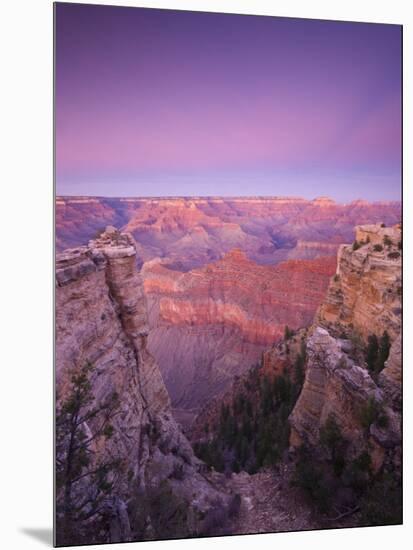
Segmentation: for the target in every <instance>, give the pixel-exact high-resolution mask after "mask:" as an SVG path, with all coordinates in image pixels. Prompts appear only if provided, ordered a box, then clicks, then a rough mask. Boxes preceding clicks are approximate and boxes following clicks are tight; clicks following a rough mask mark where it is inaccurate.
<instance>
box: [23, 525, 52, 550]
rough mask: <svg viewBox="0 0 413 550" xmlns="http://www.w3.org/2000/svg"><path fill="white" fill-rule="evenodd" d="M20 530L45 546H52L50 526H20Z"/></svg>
mask: <svg viewBox="0 0 413 550" xmlns="http://www.w3.org/2000/svg"><path fill="white" fill-rule="evenodd" d="M20 532H21V533H23V534H25V535H27V536H28V537H30V538H32V539H35V540H38V541H39V542H42V543H43V544H44V545H46V546H49V547H51V546H53V529H51V528H50V527H45V528H36V527H22V528H21V529H20Z"/></svg>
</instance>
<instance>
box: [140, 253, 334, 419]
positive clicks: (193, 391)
mask: <svg viewBox="0 0 413 550" xmlns="http://www.w3.org/2000/svg"><path fill="white" fill-rule="evenodd" d="M335 269H336V258H335V257H332V256H323V257H320V258H317V259H313V260H288V261H285V262H281V263H279V264H277V265H275V266H263V265H259V264H257V263H255V262H254V261H252V260H249V259H248V258H247V256H246V255H245V253H244V252H242V251H241V250H239V249H234V250H232V251H230V252H228V253H227V254H225V255H224V257H223V258H222V259H221V260H219V261H217V262H213V263H210V264H208V265H206V266H204V267H202V268H197V269H193V270H191V271H187V272H180V271H177V270H176V269H169V268H168V267H167V266H165V265H164V264H163V263H162V262H161V261H159V260H153V261H151V262H146V263H145V264H144V265H143V268H142V276H143V279H144V288H145V294H146V295H147V297H148V307H149V325H150V333H149V340H148V342H149V347H150V349H151V351H152V352H153V354H154V355H155V357H156V358H157V360H158V363H159V365H160V366H161V369H162V374H163V376H164V379H165V383H166V385H167V387H168V390H169V393H170V395H171V398H172V401H173V404H174V405H175V406H178V407H181V408H184V409H185V408H192V407H199V406H200V405H201V404H202V403H205V402H206V401H208V400H210V399H211V398H212V397H214V396H215V395H217V394H218V393H222V392H223V391H225V389H226V388H228V385H229V383H230V382H231V380H232V378H233V377H234V375H238V374H242V373H243V372H245V371H246V370H247V369H248V368H249V367H250V366H251V365H252V364H254V363H256V362H257V361H258V360H259V359H260V357H261V354H262V352H263V350H265V349H267V348H268V347H269V346H270V345H272V344H274V343H275V342H277V341H278V340H280V338H282V336H283V334H284V330H285V326H286V325H288V326H289V327H291V328H293V329H298V328H301V327H303V326H306V325H308V324H310V323H311V321H312V319H313V317H314V314H315V312H316V310H317V308H318V306H319V304H320V303H321V301H322V299H323V296H324V294H325V292H326V289H327V285H328V281H329V279H330V277H331V275H332V274H333V273H334V271H335Z"/></svg>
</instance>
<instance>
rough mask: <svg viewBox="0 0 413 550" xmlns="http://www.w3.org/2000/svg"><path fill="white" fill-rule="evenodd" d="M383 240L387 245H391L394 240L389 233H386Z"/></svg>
mask: <svg viewBox="0 0 413 550" xmlns="http://www.w3.org/2000/svg"><path fill="white" fill-rule="evenodd" d="M383 242H384V244H385V245H386V246H391V245H392V244H393V241H392V240H391V238H390V237H389V236H388V235H384V238H383Z"/></svg>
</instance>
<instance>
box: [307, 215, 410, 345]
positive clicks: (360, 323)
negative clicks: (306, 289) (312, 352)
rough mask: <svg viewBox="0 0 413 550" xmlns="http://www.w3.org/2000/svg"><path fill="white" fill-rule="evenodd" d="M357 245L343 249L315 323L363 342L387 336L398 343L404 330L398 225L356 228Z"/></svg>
mask: <svg viewBox="0 0 413 550" xmlns="http://www.w3.org/2000/svg"><path fill="white" fill-rule="evenodd" d="M355 243H357V244H356V245H355V246H354V245H342V246H341V247H340V249H339V253H338V263H337V272H336V276H335V277H334V279H333V280H332V281H331V284H330V286H329V289H328V293H327V296H326V299H325V301H324V302H323V304H322V305H321V307H320V310H319V313H318V315H317V319H316V323H318V324H320V325H321V326H323V327H325V328H327V329H328V330H329V331H331V332H336V333H337V332H341V333H345V332H348V333H349V334H350V333H352V334H357V335H359V336H360V337H361V338H362V339H363V340H364V341H367V338H368V336H369V335H370V334H376V335H377V336H381V335H382V334H383V332H384V331H387V332H388V334H389V336H390V339H391V341H394V340H395V338H396V337H397V335H398V334H399V333H400V326H401V320H400V317H401V251H400V248H401V230H400V226H394V227H390V228H389V227H381V226H379V225H375V226H372V225H367V226H361V227H357V229H356V241H355Z"/></svg>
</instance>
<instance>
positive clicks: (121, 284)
mask: <svg viewBox="0 0 413 550" xmlns="http://www.w3.org/2000/svg"><path fill="white" fill-rule="evenodd" d="M56 282H57V288H56V384H57V387H56V392H57V405H58V406H59V403H61V402H62V401H64V399H65V396H66V395H67V392H68V388H69V384H70V374H71V373H72V372H73V371H76V369H79V368H81V366H82V365H84V364H85V363H88V362H90V363H91V364H93V367H94V368H93V374H92V380H91V384H92V391H93V396H94V403H93V404H90V407H92V406H95V405H96V404H98V403H101V402H103V401H104V400H105V399H106V398H107V396H109V395H111V394H112V393H113V392H114V391H116V392H117V394H118V395H119V398H120V410H119V412H118V414H117V415H116V417H115V418H114V420H113V428H114V433H113V437H112V438H111V439H110V440H109V442H108V444H107V445H106V446H105V447H104V448H103V449H98V453H99V454H100V455H101V456H111V457H112V458H113V457H115V458H119V459H120V460H122V461H125V460H126V462H127V470H126V471H125V472H124V474H122V475H120V476H118V478H117V480H116V482H115V485H114V489H113V494H112V498H111V499H110V500H109V501H108V502H107V504H106V513H107V514H108V515H109V516H110V517H111V518H112V520H111V524H110V528H108V531H107V532H105V533H104V534H103V535H99V537H100V538H98V539H97V540H98V541H100V542H102V541H111V542H114V541H116V540H129V539H130V538H131V533H130V532H128V528H127V521H120V520H119V518H122V517H123V518H124V520H125V513H126V516H127V512H126V507H127V505H129V502H130V501H131V500H133V499H134V498H135V497H136V496H137V495H138V494H140V495H142V494H145V492H147V491H148V490H149V489H151V488H154V487H159V486H160V484H161V483H162V481H163V480H168V484H169V486H170V488H171V491H172V493H173V494H175V495H179V496H180V498H182V499H184V500H185V502H186V503H187V505H188V506H189V509H190V510H191V513H190V514H189V516H190V518H189V516H188V518H189V519H188V521H190V522H192V524H191V525H192V526H190V525H188V526H187V527H186V531H185V532H186V533H188V534H189V533H191V532H192V531H191V529H194V525H196V524H197V523H196V520H197V518H200V517H201V516H204V515H205V514H206V513H207V512H208V510H209V509H211V506H216V505H217V502H226V499H227V497H226V496H225V495H222V494H221V493H220V492H219V491H217V490H216V489H215V488H214V487H213V486H212V484H211V483H210V482H208V481H207V480H206V478H205V477H204V475H203V474H202V473H201V472H202V463H201V462H200V461H199V460H198V459H196V458H195V456H194V455H193V452H192V448H191V446H190V445H189V443H188V441H187V440H186V438H185V437H184V436H183V435H182V433H181V431H180V429H179V427H178V426H177V424H176V423H175V421H174V419H173V417H172V414H171V410H170V403H169V397H168V393H167V391H166V389H165V386H164V384H163V381H162V377H161V374H160V371H159V369H158V366H157V364H156V363H155V361H154V359H153V357H152V356H151V354H150V353H149V352H148V350H147V346H146V341H147V334H148V324H147V314H146V303H145V297H144V293H143V287H142V282H141V279H140V276H139V274H138V272H137V270H136V250H135V243H134V240H133V238H132V237H131V236H130V235H128V234H121V233H119V232H117V231H116V230H115V229H114V228H108V229H107V231H106V232H104V233H103V234H102V235H101V236H100V237H99V238H98V239H96V240H94V241H91V242H90V243H89V245H88V246H84V247H80V248H77V249H71V250H66V251H65V252H64V253H62V254H59V255H58V256H57V264H56ZM101 420H102V419H101V418H99V416H98V417H95V418H93V419H92V420H91V425H90V426H85V428H84V429H85V430H86V431H87V430H89V431H90V430H91V431H92V432H93V429H94V426H96V425H97V424H98V423H99V422H100V421H101ZM58 498H59V495H58ZM57 519H58V529H59V517H58V518H57ZM126 519H127V517H126ZM185 521H186V520H185ZM91 536H92V535H91ZM158 536H159V534H158ZM144 538H151V534H150V526H148V529H147V532H146V533H145V534H144ZM91 541H92V539H91V538H88V542H91Z"/></svg>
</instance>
